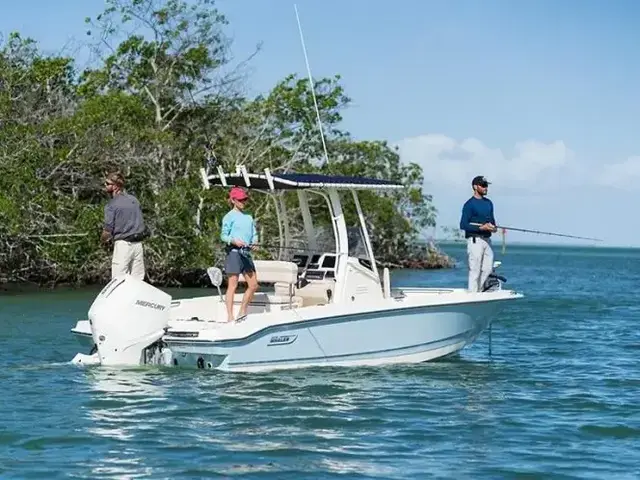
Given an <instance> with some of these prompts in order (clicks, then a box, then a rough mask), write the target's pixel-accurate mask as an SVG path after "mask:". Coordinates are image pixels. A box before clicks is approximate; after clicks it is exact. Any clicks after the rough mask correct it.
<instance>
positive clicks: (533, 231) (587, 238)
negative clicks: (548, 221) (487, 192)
mask: <svg viewBox="0 0 640 480" xmlns="http://www.w3.org/2000/svg"><path fill="white" fill-rule="evenodd" d="M471 225H475V226H477V227H479V226H481V225H483V224H482V223H471ZM496 228H498V229H502V230H512V231H514V232H524V233H536V234H538V235H551V236H554V237H566V238H576V239H579V240H592V241H594V242H602V240H601V239H599V238H591V237H578V236H576V235H567V234H564V233H555V232H543V231H541V230H530V229H527V228H515V227H504V226H502V225H496Z"/></svg>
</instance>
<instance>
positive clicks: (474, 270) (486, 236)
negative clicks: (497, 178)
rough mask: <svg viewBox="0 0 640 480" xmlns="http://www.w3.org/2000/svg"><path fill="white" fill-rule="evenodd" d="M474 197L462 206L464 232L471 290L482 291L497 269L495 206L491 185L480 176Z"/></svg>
mask: <svg viewBox="0 0 640 480" xmlns="http://www.w3.org/2000/svg"><path fill="white" fill-rule="evenodd" d="M471 187H472V188H473V196H472V197H471V198H470V199H469V200H467V201H466V202H465V204H464V206H463V207H462V217H461V218H460V229H461V230H464V232H465V238H466V239H467V257H468V262H469V291H471V292H478V291H480V290H481V289H482V285H484V282H485V281H486V280H487V277H488V276H489V274H490V273H491V271H492V270H493V248H492V247H491V233H492V232H495V231H496V219H495V217H494V215H493V203H492V202H491V200H489V199H488V198H487V197H486V195H487V192H488V191H489V182H488V181H487V179H486V178H484V177H483V176H481V175H479V176H477V177H475V178H474V179H473V180H472V181H471Z"/></svg>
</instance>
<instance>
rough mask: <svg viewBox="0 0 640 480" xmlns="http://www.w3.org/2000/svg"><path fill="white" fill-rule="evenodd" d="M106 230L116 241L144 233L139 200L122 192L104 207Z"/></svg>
mask: <svg viewBox="0 0 640 480" xmlns="http://www.w3.org/2000/svg"><path fill="white" fill-rule="evenodd" d="M104 228H105V230H107V231H108V232H110V233H111V236H112V237H113V239H114V240H126V239H127V238H129V237H130V236H131V235H134V234H139V233H142V232H144V219H143V218H142V209H141V208H140V203H139V202H138V199H137V198H136V197H134V196H133V195H130V194H128V193H125V192H122V193H119V194H118V195H116V196H115V197H113V198H112V199H111V200H109V203H107V204H106V205H105V207H104Z"/></svg>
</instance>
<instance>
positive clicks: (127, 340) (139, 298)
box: [89, 275, 171, 366]
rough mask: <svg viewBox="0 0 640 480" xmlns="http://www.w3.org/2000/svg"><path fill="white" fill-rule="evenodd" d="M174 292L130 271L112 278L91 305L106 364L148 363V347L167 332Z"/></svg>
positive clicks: (93, 328) (94, 332) (94, 333)
mask: <svg viewBox="0 0 640 480" xmlns="http://www.w3.org/2000/svg"><path fill="white" fill-rule="evenodd" d="M170 306H171V296H170V295H169V294H167V293H165V292H163V291H162V290H160V289H158V288H156V287H153V286H152V285H149V284H148V283H145V282H143V281H141V280H138V279H136V278H134V277H132V276H130V275H121V276H119V277H116V278H114V279H112V280H111V281H110V282H109V283H108V284H107V285H106V286H105V287H104V288H103V289H102V291H101V292H100V293H99V294H98V296H97V297H96V298H95V300H94V301H93V303H92V304H91V307H90V309H89V322H90V325H91V333H92V336H93V341H94V342H95V344H96V347H97V352H96V353H97V356H98V360H99V363H100V364H102V365H132V366H133V365H140V364H141V363H146V361H145V359H144V352H145V349H146V348H147V347H149V346H151V345H153V344H154V343H155V342H157V341H158V340H159V339H160V338H162V336H163V335H164V332H165V328H166V327H167V326H168V324H169V311H170Z"/></svg>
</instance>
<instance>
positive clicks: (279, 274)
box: [238, 260, 298, 285]
mask: <svg viewBox="0 0 640 480" xmlns="http://www.w3.org/2000/svg"><path fill="white" fill-rule="evenodd" d="M253 263H254V264H255V266H256V274H257V275H258V282H260V283H286V284H287V285H295V284H296V282H297V281H298V265H296V264H295V263H293V262H284V261H280V260H254V262H253ZM238 281H239V282H246V281H247V280H246V279H245V278H244V275H240V276H239V278H238Z"/></svg>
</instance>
